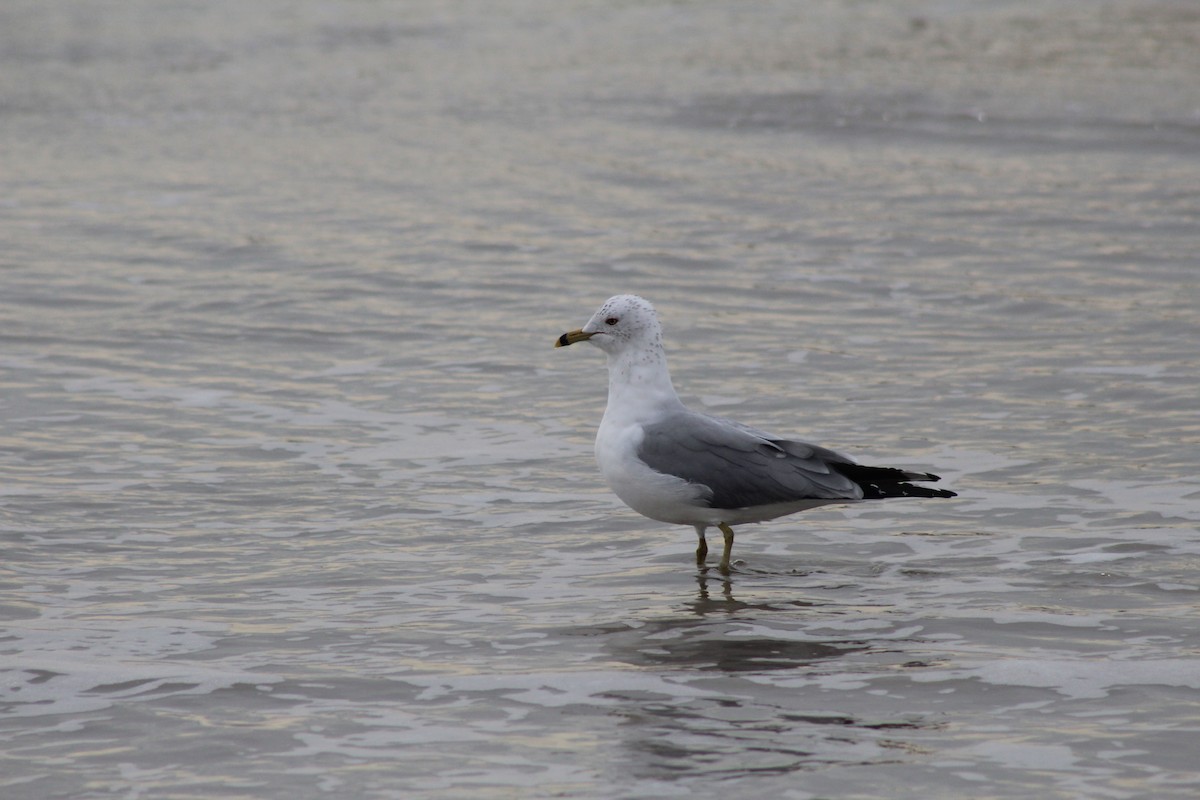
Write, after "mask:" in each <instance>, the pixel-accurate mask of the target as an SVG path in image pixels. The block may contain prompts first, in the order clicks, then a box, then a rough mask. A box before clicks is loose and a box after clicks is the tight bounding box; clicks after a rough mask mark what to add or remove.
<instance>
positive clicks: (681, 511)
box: [596, 417, 720, 525]
mask: <svg viewBox="0 0 1200 800" xmlns="http://www.w3.org/2000/svg"><path fill="white" fill-rule="evenodd" d="M642 436H643V433H642V426H641V425H639V424H636V423H634V424H626V425H620V424H617V423H614V422H613V421H612V420H611V419H608V418H607V417H606V418H605V420H604V421H602V422H601V423H600V430H599V431H597V432H596V462H597V463H598V464H599V465H600V472H601V474H602V475H604V480H605V481H606V482H607V483H608V485H609V488H611V489H612V490H613V493H614V494H616V496H617V497H619V498H621V502H623V503H624V504H625V505H627V506H629V507H630V508H632V509H633V510H634V511H636V512H638V513H639V514H642V515H643V516H646V517H649V518H650V519H655V520H658V521H659V522H672V523H675V524H680V525H696V524H704V525H715V524H716V523H717V522H719V521H720V520H719V519H717V517H716V516H714V515H713V514H712V509H710V508H708V507H707V506H706V505H705V504H704V503H703V502H701V499H700V498H701V497H702V495H703V490H702V489H700V488H699V487H697V486H695V485H693V484H690V483H688V482H687V481H685V480H683V479H682V478H677V477H675V476H674V475H665V474H663V473H661V472H655V471H654V470H652V469H650V468H649V467H648V466H646V465H645V464H644V463H642V462H641V461H640V460H639V459H638V457H637V449H638V446H639V445H641V443H642Z"/></svg>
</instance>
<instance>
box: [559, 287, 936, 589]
mask: <svg viewBox="0 0 1200 800" xmlns="http://www.w3.org/2000/svg"><path fill="white" fill-rule="evenodd" d="M577 342H588V343H589V344H593V345H595V346H596V347H599V348H600V349H601V350H603V351H604V353H605V355H606V356H607V357H608V405H607V407H606V408H605V409H604V418H603V419H602V420H601V421H600V428H599V429H598V430H597V432H596V461H597V463H598V464H599V466H600V472H601V474H602V475H603V476H604V480H605V481H606V482H607V483H608V485H609V488H611V489H612V490H613V492H614V493H615V494H616V495H617V497H618V498H620V499H621V501H622V502H623V503H625V505H627V506H629V507H630V508H632V509H633V510H634V511H636V512H638V513H639V514H642V515H643V516H646V517H649V518H650V519H653V520H657V521H659V522H667V523H672V524H676V525H691V526H692V527H694V528H695V529H696V536H697V537H698V538H699V544H698V546H697V548H696V565H697V567H699V568H701V569H704V568H705V562H706V559H707V557H708V542H707V540H706V539H705V537H704V534H705V531H706V530H708V528H709V527H712V526H715V527H716V528H717V529H719V530H720V531H721V534H722V535H723V536H724V538H725V550H724V553H723V554H722V555H721V563H720V566H719V569H720V571H721V573H722V574H724V575H728V574H729V573H730V566H729V558H730V554H731V553H732V551H733V527H732V526H734V525H740V524H744V523H749V522H765V521H767V520H771V519H775V518H777V517H782V516H785V515H788V514H795V513H796V512H799V511H805V510H807V509H810V508H817V507H818V506H824V505H829V504H831V503H857V502H861V501H864V500H883V499H885V498H890V497H954V496H955V493H954V492H951V491H948V490H945V489H933V488H930V487H927V486H918V485H916V484H915V483H913V482H914V481H937V480H939V478H938V476H937V475H933V474H931V473H928V472H910V471H908V470H903V469H896V468H893V467H868V466H863V465H860V464H857V463H855V462H854V461H853V460H852V459H850V458H848V457H847V456H844V455H842V454H840V453H837V452H834V451H833V450H830V449H828V448H825V447H820V446H818V445H815V444H807V443H805V442H799V441H795V440H793V439H784V438H781V437H779V436H775V435H773V434H770V433H766V432H765V431H761V430H758V429H757V428H751V427H749V426H747V425H743V424H741V423H739V422H734V421H733V420H728V419H723V418H721V417H713V416H709V415H708V414H701V413H699V412H697V411H692V410H691V409H689V408H687V407H686V406H685V405H684V404H683V402H682V401H680V399H679V395H677V394H676V393H675V387H674V386H673V385H672V384H671V374H670V372H669V371H668V369H667V354H666V351H665V350H664V349H663V336H662V326H661V325H660V324H659V322H658V315H657V314H656V313H655V311H654V306H652V305H651V304H650V303H649V302H647V301H646V300H644V299H642V298H641V297H637V296H636V295H630V294H622V295H617V296H615V297H611V298H609V299H608V300H607V301H606V302H605V303H604V305H602V306H601V307H600V310H599V311H597V312H596V313H595V314H593V315H592V318H591V319H590V320H588V322H587V324H586V325H584V326H583V327H582V328H579V329H577V330H573V331H568V332H567V333H564V334H563V335H562V336H559V337H558V339H557V340H556V341H555V344H554V346H555V347H566V346H568V345H572V344H576V343H577Z"/></svg>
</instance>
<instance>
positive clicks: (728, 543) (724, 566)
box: [717, 522, 733, 575]
mask: <svg viewBox="0 0 1200 800" xmlns="http://www.w3.org/2000/svg"><path fill="white" fill-rule="evenodd" d="M717 527H718V528H720V529H721V534H722V535H723V536H724V537H725V552H724V553H723V554H722V555H721V566H720V569H721V574H722V575H728V574H729V556H730V554H731V553H733V528H731V527H729V526H728V525H726V524H725V523H724V522H722V523H720V524H719V525H717Z"/></svg>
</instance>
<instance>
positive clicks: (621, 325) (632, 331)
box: [554, 294, 662, 353]
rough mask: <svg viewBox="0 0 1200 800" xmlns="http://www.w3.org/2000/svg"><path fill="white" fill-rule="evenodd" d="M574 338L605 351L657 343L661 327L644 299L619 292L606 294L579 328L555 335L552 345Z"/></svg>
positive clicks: (573, 339) (568, 341)
mask: <svg viewBox="0 0 1200 800" xmlns="http://www.w3.org/2000/svg"><path fill="white" fill-rule="evenodd" d="M576 342H591V343H592V344H594V345H596V346H597V347H599V348H600V349H601V350H603V351H604V352H606V353H617V352H620V351H622V350H625V349H627V348H630V347H644V346H646V345H661V343H662V327H661V326H660V325H659V324H658V315H657V314H655V313H654V306H652V305H650V303H649V302H648V301H646V300H643V299H642V298H640V297H638V296H637V295H633V294H619V295H617V296H616V297H610V298H608V300H606V301H605V302H604V305H602V306H600V310H599V311H597V312H596V313H595V314H593V315H592V318H591V319H589V320H588V321H587V324H586V325H584V326H583V327H582V328H579V329H578V330H574V331H568V332H566V333H564V334H563V335H562V336H560V337H558V340H557V341H556V342H555V343H554V346H555V347H566V346H567V345H569V344H575V343H576Z"/></svg>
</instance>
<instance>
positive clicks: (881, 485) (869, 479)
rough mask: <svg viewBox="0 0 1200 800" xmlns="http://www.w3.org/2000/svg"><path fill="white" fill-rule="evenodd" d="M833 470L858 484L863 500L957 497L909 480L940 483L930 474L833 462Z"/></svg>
mask: <svg viewBox="0 0 1200 800" xmlns="http://www.w3.org/2000/svg"><path fill="white" fill-rule="evenodd" d="M829 466H830V467H832V468H833V469H835V470H837V471H838V472H840V473H841V474H843V475H845V476H846V477H847V478H849V479H850V480H852V481H854V482H855V483H857V484H858V485H859V488H861V489H862V491H863V499H864V500H882V499H883V498H885V497H957V496H958V494H957V493H956V492H952V491H950V490H949V489H931V488H930V487H928V486H917V485H915V484H913V483H910V481H940V480H941V478H939V477H938V476H937V475H934V474H933V473H930V472H909V471H908V470H903V469H895V468H893V467H864V466H863V465H861V464H848V463H842V462H832V463H830V464H829Z"/></svg>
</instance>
